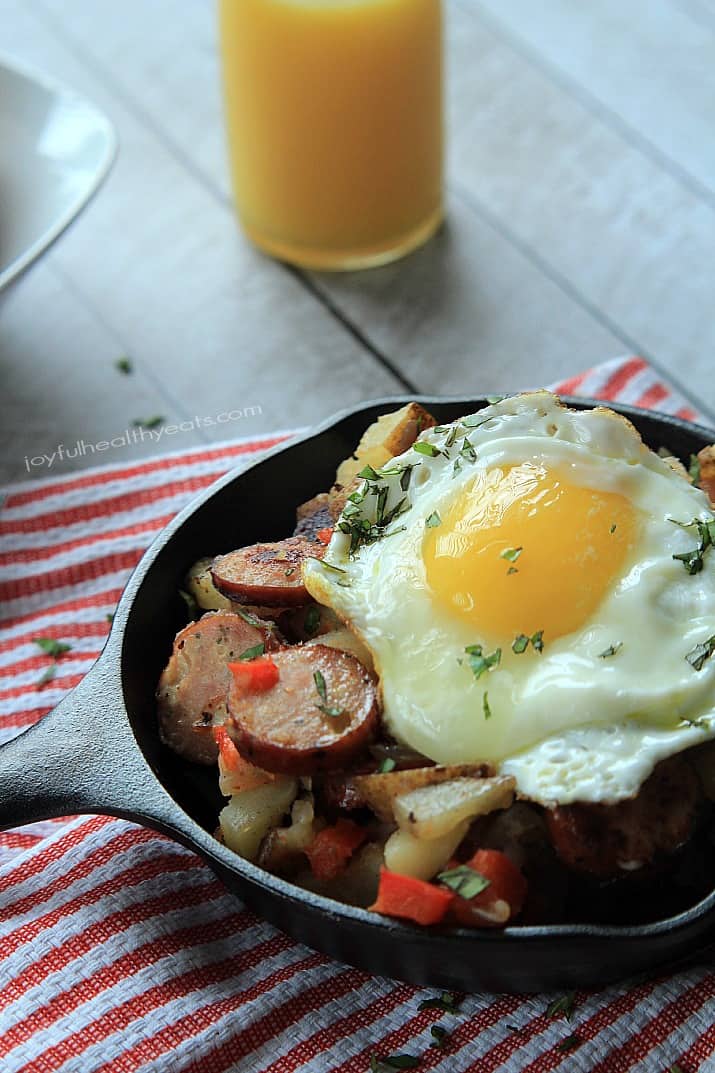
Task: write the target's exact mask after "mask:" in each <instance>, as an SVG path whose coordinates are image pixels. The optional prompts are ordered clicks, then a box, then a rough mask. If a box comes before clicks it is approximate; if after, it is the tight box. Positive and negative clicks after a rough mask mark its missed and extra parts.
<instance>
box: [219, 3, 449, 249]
mask: <svg viewBox="0 0 715 1073" xmlns="http://www.w3.org/2000/svg"><path fill="white" fill-rule="evenodd" d="M220 15H221V47H222V53H223V73H224V88H225V100H226V120H227V126H228V136H229V148H230V156H231V170H232V176H233V185H234V193H235V199H236V206H237V209H238V214H239V217H240V219H241V222H242V224H243V227H244V229H245V230H246V232H247V234H248V236H249V237H250V238H251V239H252V240H253V241H254V242H255V243H256V245H258V246H260V247H261V248H262V249H264V250H266V251H267V252H268V253H270V254H272V255H274V256H276V257H279V258H281V259H283V260H287V261H290V262H293V263H294V264H299V265H305V266H309V267H314V268H358V267H366V266H368V265H374V264H382V263H385V262H387V261H390V260H393V259H394V258H396V257H399V256H401V255H402V254H404V253H407V252H408V251H409V250H411V249H414V248H415V247H416V246H418V245H420V243H422V242H424V241H425V240H426V239H427V238H428V237H429V236H430V235H431V234H432V232H433V231H434V230H435V229H436V228H437V226H438V224H439V222H440V220H441V217H442V5H441V0H220Z"/></svg>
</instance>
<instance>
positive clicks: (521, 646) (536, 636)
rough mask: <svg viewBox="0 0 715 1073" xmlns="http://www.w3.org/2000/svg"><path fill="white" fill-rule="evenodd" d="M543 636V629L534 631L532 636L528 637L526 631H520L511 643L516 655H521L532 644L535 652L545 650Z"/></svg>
mask: <svg viewBox="0 0 715 1073" xmlns="http://www.w3.org/2000/svg"><path fill="white" fill-rule="evenodd" d="M543 636H544V631H543V630H537V631H536V633H532V635H531V637H528V636H527V635H526V634H525V633H519V634H517V636H516V637H515V638H514V640H513V641H512V643H511V650H512V652H514V653H515V655H517V656H520V655H521V654H522V652H526V650H527V648H528V647H529V645H531V647H532V648H533V649H534V651H535V652H543V650H544V642H543V640H542V638H543Z"/></svg>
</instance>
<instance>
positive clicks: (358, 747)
mask: <svg viewBox="0 0 715 1073" xmlns="http://www.w3.org/2000/svg"><path fill="white" fill-rule="evenodd" d="M271 659H272V660H273V662H274V663H275V664H276V666H277V667H278V671H279V680H278V683H277V684H276V685H275V686H273V688H272V689H269V690H267V691H265V692H262V693H255V692H253V693H252V692H249V691H247V690H246V689H245V688H244V687H241V686H239V685H238V684H237V683H235V682H234V683H233V684H232V686H231V689H230V691H229V696H228V710H229V714H230V716H231V720H230V721H229V723H228V724H227V729H228V731H229V733H230V734H231V737H232V738H233V740H234V741H235V743H236V745H237V746H238V750H239V752H240V753H242V754H243V756H245V757H246V759H248V760H250V761H251V763H253V764H256V765H257V766H258V767H262V768H265V770H266V771H274V772H280V773H285V774H292V775H314V774H317V773H318V772H320V771H334V770H336V769H338V768H343V767H345V766H346V765H347V764H349V763H350V761H351V760H353V758H354V757H355V756H356V755H357V754H359V753H360V752H361V751H362V750H363V749H364V748H365V746H366V745H367V744H368V743H369V742H370V740H371V738H372V737H373V735H374V733H375V731H376V729H377V723H378V707H377V694H376V691H375V685H374V682H373V680H372V678H371V677H370V675H369V674H368V672H367V671H366V670H365V668H364V667H363V665H362V664H361V663H360V662H359V660H357V659H356V658H355V657H354V656H351V655H350V654H349V653H348V652H340V651H338V649H336V648H329V647H328V646H327V645H319V644H316V645H310V646H305V647H294V648H283V649H281V650H280V651H279V652H275V653H273V654H272V655H271Z"/></svg>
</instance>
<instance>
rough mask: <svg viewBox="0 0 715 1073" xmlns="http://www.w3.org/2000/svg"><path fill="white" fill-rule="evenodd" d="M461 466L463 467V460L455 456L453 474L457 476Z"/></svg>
mask: <svg viewBox="0 0 715 1073" xmlns="http://www.w3.org/2000/svg"><path fill="white" fill-rule="evenodd" d="M461 468H462V463H461V460H460V459H459V458H455V460H454V465H453V466H452V476H453V477H456V476H457V474H458V473H459V471H460V469H461Z"/></svg>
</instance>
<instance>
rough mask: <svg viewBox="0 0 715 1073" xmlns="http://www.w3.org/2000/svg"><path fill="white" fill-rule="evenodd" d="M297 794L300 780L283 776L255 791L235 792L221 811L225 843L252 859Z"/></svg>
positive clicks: (242, 855) (220, 816)
mask: <svg viewBox="0 0 715 1073" xmlns="http://www.w3.org/2000/svg"><path fill="white" fill-rule="evenodd" d="M297 793H298V780H297V779H291V778H288V777H287V776H281V777H279V778H277V779H275V781H274V782H269V783H267V784H266V785H265V786H259V787H257V788H256V789H255V790H244V792H243V793H240V794H235V795H234V796H233V797H232V798H231V799H230V801H229V802H228V804H227V805H226V806H225V807H224V808H223V809H222V810H221V812H220V813H219V818H218V819H219V824H220V827H221V833H222V835H223V840H224V842H225V843H226V845H227V846H228V847H229V848H230V849H232V850H233V851H234V853H238V854H240V856H241V857H247V858H248V860H249V861H253V860H255V859H256V857H257V856H258V849H259V847H260V844H261V842H262V840H263V839H264V838H265V836H266V834H267V833H268V831H269V830H270V829H271V827H275V825H276V824H277V823H280V821H281V820H282V819H283V817H284V816H285V814H286V812H287V811H288V809H289V808H290V807H291V805H292V803H293V801H294V800H295V797H296V794H297Z"/></svg>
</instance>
